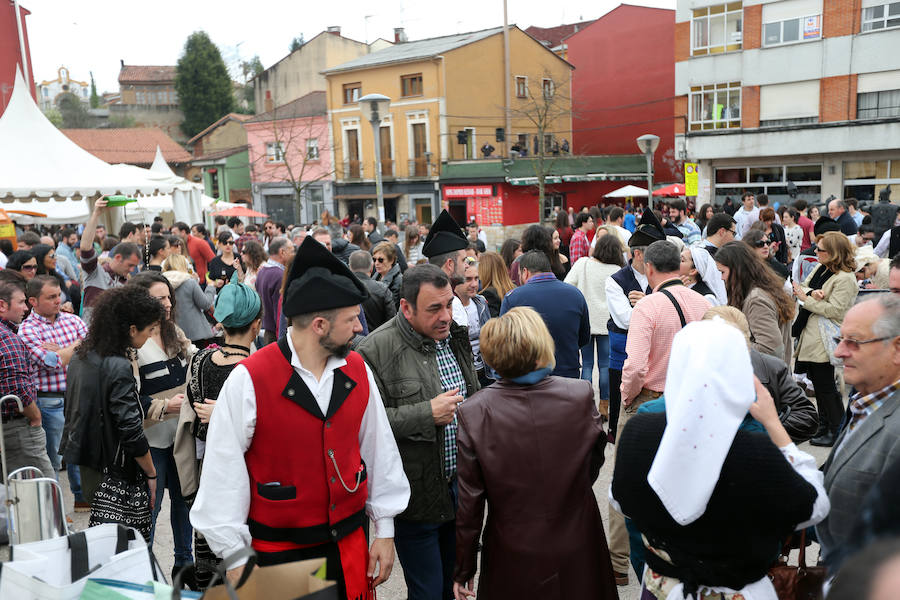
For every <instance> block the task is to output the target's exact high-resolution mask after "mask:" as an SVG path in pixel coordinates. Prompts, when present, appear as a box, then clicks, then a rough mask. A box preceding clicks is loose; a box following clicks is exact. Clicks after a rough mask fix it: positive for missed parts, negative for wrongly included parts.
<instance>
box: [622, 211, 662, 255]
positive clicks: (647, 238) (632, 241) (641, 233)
mask: <svg viewBox="0 0 900 600" xmlns="http://www.w3.org/2000/svg"><path fill="white" fill-rule="evenodd" d="M664 239H666V232H665V231H664V230H663V227H662V225H661V224H660V222H659V219H657V218H656V215H655V214H653V211H652V210H650V209H649V208H645V209H644V214H643V215H641V224H640V225H638V226H637V229H635V230H634V233H632V234H631V237H630V238H629V239H628V246H629V247H630V248H638V247H641V246H649V245H650V244H652V243H653V242H658V241H660V240H664Z"/></svg>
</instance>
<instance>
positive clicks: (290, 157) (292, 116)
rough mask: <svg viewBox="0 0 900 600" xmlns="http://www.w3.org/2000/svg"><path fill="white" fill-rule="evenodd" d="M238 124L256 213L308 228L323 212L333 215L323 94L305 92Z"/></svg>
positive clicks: (330, 151)
mask: <svg viewBox="0 0 900 600" xmlns="http://www.w3.org/2000/svg"><path fill="white" fill-rule="evenodd" d="M243 126H244V130H245V131H246V132H247V150H248V157H249V163H250V183H251V190H252V197H253V205H254V208H255V209H256V210H259V211H261V212H264V213H266V214H268V215H269V217H270V218H272V219H274V220H275V221H281V222H283V223H285V224H289V223H294V224H306V225H308V224H311V223H312V222H313V221H319V220H321V216H322V212H323V211H326V210H327V211H329V213H330V214H332V215H334V214H335V211H334V205H335V198H334V186H333V181H334V160H333V147H332V146H333V145H332V143H331V137H330V136H329V135H328V119H327V116H326V105H325V92H312V93H310V94H307V95H306V96H303V97H302V98H299V99H297V100H294V101H293V102H290V103H288V104H285V105H283V106H280V107H278V108H275V109H274V110H272V111H269V112H266V113H262V114H260V115H257V116H255V117H253V118H251V119H248V120H247V121H245V122H244V123H243ZM298 189H299V194H298ZM298 195H299V198H298Z"/></svg>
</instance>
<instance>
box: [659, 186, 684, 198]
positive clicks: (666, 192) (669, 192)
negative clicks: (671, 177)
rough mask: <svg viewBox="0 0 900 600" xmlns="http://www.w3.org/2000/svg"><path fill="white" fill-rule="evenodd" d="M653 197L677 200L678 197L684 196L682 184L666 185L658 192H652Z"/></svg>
mask: <svg viewBox="0 0 900 600" xmlns="http://www.w3.org/2000/svg"><path fill="white" fill-rule="evenodd" d="M653 195H654V196H666V197H671V198H677V197H678V196H684V184H683V183H673V184H671V185H666V186H663V187H661V188H659V189H658V190H653Z"/></svg>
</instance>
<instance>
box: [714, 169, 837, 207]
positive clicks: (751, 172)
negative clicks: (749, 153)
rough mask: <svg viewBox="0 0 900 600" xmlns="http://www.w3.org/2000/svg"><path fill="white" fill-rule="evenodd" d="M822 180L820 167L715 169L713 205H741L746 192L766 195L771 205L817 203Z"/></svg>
mask: <svg viewBox="0 0 900 600" xmlns="http://www.w3.org/2000/svg"><path fill="white" fill-rule="evenodd" d="M821 179H822V165H821V164H811V165H774V166H753V167H728V168H722V169H718V168H717V169H715V182H716V186H715V202H717V203H719V204H722V203H723V202H724V201H725V199H726V198H731V199H732V201H734V202H735V203H740V201H741V196H742V195H743V194H744V193H745V192H750V193H752V194H754V195H757V196H758V195H759V194H767V195H768V196H769V200H770V201H771V202H780V203H791V202H793V201H794V200H795V199H798V198H802V199H804V200H806V201H808V202H818V201H819V200H820V196H821V193H822V181H821ZM789 184H792V185H789ZM794 188H796V190H794Z"/></svg>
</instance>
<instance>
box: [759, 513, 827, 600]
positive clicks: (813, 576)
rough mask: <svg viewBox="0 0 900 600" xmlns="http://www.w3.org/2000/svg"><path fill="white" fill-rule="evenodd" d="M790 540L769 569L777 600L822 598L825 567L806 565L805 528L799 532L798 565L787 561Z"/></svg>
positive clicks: (819, 599)
mask: <svg viewBox="0 0 900 600" xmlns="http://www.w3.org/2000/svg"><path fill="white" fill-rule="evenodd" d="M789 544H790V540H788V544H785V548H784V549H783V550H782V553H781V556H779V557H778V560H777V561H776V563H775V566H773V567H772V568H770V569H769V579H770V580H771V581H772V587H774V588H775V593H776V594H777V595H778V600H822V585H823V584H824V583H825V567H820V566H812V567H808V566H806V530H803V532H802V533H800V559H799V561H798V565H797V566H796V567H795V566H792V565H789V564H787V563H788V555H789V553H790V545H789Z"/></svg>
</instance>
